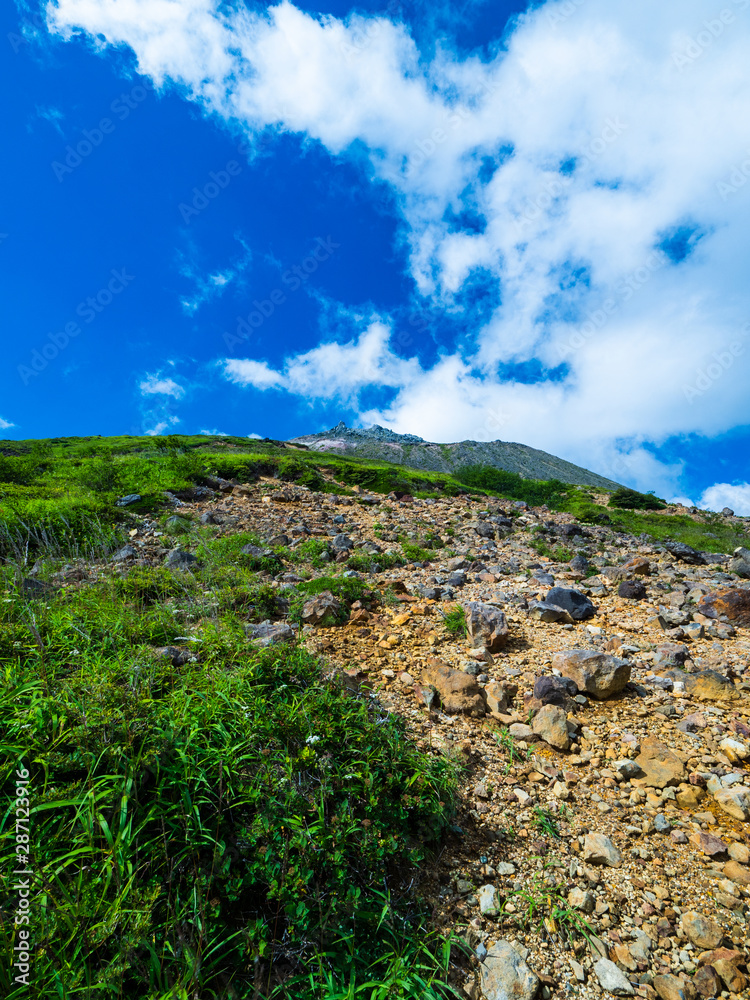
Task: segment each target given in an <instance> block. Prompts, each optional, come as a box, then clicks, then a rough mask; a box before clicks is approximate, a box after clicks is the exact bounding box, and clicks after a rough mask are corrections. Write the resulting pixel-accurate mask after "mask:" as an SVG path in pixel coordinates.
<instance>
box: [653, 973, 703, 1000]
mask: <svg viewBox="0 0 750 1000" xmlns="http://www.w3.org/2000/svg"><path fill="white" fill-rule="evenodd" d="M653 986H654V989H655V990H656V994H657V996H659V997H661V1000H695V998H696V997H697V996H698V994H697V993H696V990H695V987H694V986H693V984H692V983H691V982H690V981H689V980H687V979H683V978H682V977H681V976H672V975H666V976H655V977H654V983H653Z"/></svg>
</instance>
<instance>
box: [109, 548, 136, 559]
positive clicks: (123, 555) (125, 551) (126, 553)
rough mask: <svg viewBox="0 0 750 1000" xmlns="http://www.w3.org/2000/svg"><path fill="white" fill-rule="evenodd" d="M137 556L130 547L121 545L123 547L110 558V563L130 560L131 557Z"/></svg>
mask: <svg viewBox="0 0 750 1000" xmlns="http://www.w3.org/2000/svg"><path fill="white" fill-rule="evenodd" d="M137 555H138V553H137V552H136V550H135V549H134V548H133V546H132V545H123V547H122V548H121V549H119V550H118V551H117V552H115V554H114V555H113V556H112V562H124V560H125V559H132V558H133V556H137Z"/></svg>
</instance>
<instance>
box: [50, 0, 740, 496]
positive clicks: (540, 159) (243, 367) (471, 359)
mask: <svg viewBox="0 0 750 1000" xmlns="http://www.w3.org/2000/svg"><path fill="white" fill-rule="evenodd" d="M746 7H747V0H728V2H727V4H726V8H725V9H727V10H728V11H729V16H728V17H727V18H726V20H728V21H729V23H723V24H722V22H721V21H717V20H716V18H713V19H712V18H709V20H710V21H711V22H712V24H714V22H715V24H718V27H715V25H714V29H713V34H712V29H711V28H706V26H705V23H704V22H706V7H705V2H704V0H662V2H661V3H660V4H658V5H654V4H653V3H651V2H647V0H587V3H586V4H585V5H582V6H580V7H577V8H576V9H575V11H574V12H573V13H572V14H571V15H570V16H567V15H566V14H565V12H566V11H567V10H568V7H566V6H565V5H564V4H562V3H560V2H547V3H543V4H541V5H540V6H538V7H537V8H535V9H534V10H532V11H530V12H528V13H527V14H525V15H523V16H522V17H520V18H519V19H518V23H517V26H516V28H515V30H514V31H513V32H512V33H510V34H509V35H508V36H507V37H506V38H505V40H504V43H503V45H502V46H500V45H498V46H497V47H496V48H495V49H494V50H493V54H491V55H490V56H487V57H485V58H480V57H479V56H476V55H468V56H463V55H457V54H456V53H454V52H451V51H450V50H449V49H448V48H447V47H446V46H445V45H444V46H443V47H442V48H441V47H438V48H437V50H436V52H435V54H434V56H432V57H429V58H421V55H420V53H419V51H418V49H417V46H416V44H415V43H414V41H413V40H412V38H411V37H410V36H409V34H408V29H407V28H406V27H405V26H404V25H400V24H393V23H391V22H390V21H389V20H388V19H387V18H383V17H363V16H360V15H354V14H353V15H351V16H349V17H348V18H347V19H346V20H340V19H338V18H335V17H331V16H322V17H314V16H312V15H309V14H307V13H304V12H302V11H300V10H298V9H297V8H295V7H294V6H292V5H291V4H290V3H288V2H281V3H279V4H278V5H276V6H273V7H269V8H267V9H264V10H248V9H246V8H238V9H233V8H231V7H228V6H227V5H224V4H219V3H218V0H217V2H214V0H181V2H180V3H154V2H153V0H57V2H56V3H55V4H53V5H51V6H50V8H49V16H50V20H51V22H52V23H53V24H54V25H55V26H56V28H57V30H58V31H59V32H60V33H61V34H63V35H64V36H66V37H69V36H70V35H71V34H72V33H73V32H75V31H77V30H82V31H85V32H86V33H88V35H89V36H90V37H91V38H92V39H95V44H97V45H99V46H102V47H103V46H104V45H105V44H110V45H114V46H122V45H128V46H130V47H131V48H132V49H133V50H134V52H135V54H136V57H137V60H138V69H139V71H140V72H141V73H144V74H148V75H150V76H151V77H153V79H154V80H155V81H156V83H157V84H158V85H162V84H164V83H165V82H167V81H173V82H175V83H177V84H178V85H179V86H180V87H181V88H182V89H183V91H184V93H185V94H186V95H187V96H188V97H189V98H191V99H193V100H195V101H197V102H198V103H199V104H200V105H201V106H202V107H203V108H204V109H205V111H206V112H207V113H209V114H217V115H219V116H222V117H224V118H225V119H226V120H228V121H229V120H231V121H232V122H236V121H240V122H244V123H245V126H246V128H247V130H248V132H251V133H252V132H256V131H259V130H263V129H275V130H278V131H290V132H295V133H299V134H300V135H301V136H303V137H306V138H311V139H313V140H317V141H319V142H320V143H321V144H322V145H323V146H324V147H325V148H326V149H327V150H329V152H330V153H331V154H333V155H339V154H342V153H345V152H346V150H347V149H348V148H349V147H350V146H351V145H352V144H353V143H357V148H358V149H361V148H365V149H366V150H368V152H369V157H370V161H371V165H372V172H373V175H374V177H375V178H376V179H378V180H380V181H382V182H384V183H386V184H389V185H390V186H391V187H392V188H393V189H394V191H395V194H396V200H397V204H398V206H399V211H400V213H401V217H402V227H403V238H404V240H405V242H406V245H407V246H408V247H409V250H410V269H411V274H412V276H413V278H414V281H415V282H416V285H417V287H418V289H419V291H420V293H421V294H423V295H424V296H426V297H428V298H429V301H430V305H431V306H432V307H438V308H446V309H450V310H452V311H456V310H460V308H461V303H462V298H461V296H462V294H464V293H465V291H466V288H467V284H468V283H469V281H471V280H474V281H476V280H480V281H481V283H482V286H483V287H484V288H485V289H486V290H490V291H492V293H493V295H494V297H495V301H497V302H498V303H499V304H498V305H497V306H496V308H495V310H494V312H493V313H492V315H491V316H490V318H489V319H488V320H487V321H485V322H483V324H480V325H477V326H475V327H471V328H468V329H467V330H466V336H465V337H464V336H461V337H459V338H458V339H457V340H456V342H455V343H454V344H452V345H447V346H446V348H445V350H444V353H443V355H442V356H441V357H440V358H439V360H438V361H437V362H436V363H435V364H434V365H433V366H432V367H431V368H430V369H428V370H423V369H422V368H421V367H420V366H419V364H418V363H417V362H416V360H403V359H402V358H400V357H398V356H397V355H396V354H395V353H393V352H391V351H390V350H389V349H387V346H386V343H385V341H384V339H383V338H384V334H383V332H382V331H378V330H373V329H371V330H368V332H367V333H365V334H360V335H359V336H358V338H357V339H351V340H349V341H347V342H346V343H337V344H321V345H319V346H318V347H314V348H313V349H312V350H309V351H306V352H302V353H301V354H299V355H297V356H295V357H292V358H288V359H287V360H286V362H285V365H284V369H283V372H276V371H273V370H272V369H271V368H269V366H268V365H267V364H266V363H265V362H257V361H249V360H242V359H234V360H229V361H227V362H226V367H225V371H226V374H227V377H228V378H229V379H230V380H231V381H233V382H235V383H237V384H239V385H255V386H256V387H257V388H261V389H267V388H272V387H273V388H282V387H283V388H287V389H288V390H289V391H290V392H297V393H299V394H304V395H306V396H307V397H308V398H326V399H332V398H337V399H341V400H343V401H347V402H349V403H350V404H351V403H356V401H357V399H358V398H359V392H360V390H361V388H362V387H363V386H364V385H366V384H378V385H380V386H383V387H385V388H388V389H391V390H393V392H394V398H393V400H392V402H391V403H390V405H388V406H385V407H382V408H380V409H379V410H377V411H371V412H370V413H369V414H364V415H363V416H364V417H365V418H366V417H371V418H373V419H378V421H380V422H384V423H388V425H389V426H393V427H394V428H395V429H397V430H408V431H413V432H416V433H418V434H422V435H423V436H424V437H428V438H432V439H438V440H455V439H456V438H460V437H480V436H482V435H483V434H484V435H485V436H490V437H503V438H505V439H515V440H521V441H524V442H526V443H529V444H532V445H535V446H536V447H540V448H544V449H546V450H549V451H555V452H557V453H558V454H561V455H563V456H564V457H566V458H570V459H572V460H573V461H578V462H580V463H581V464H588V465H592V464H593V465H594V467H597V468H602V467H603V466H602V463H605V464H607V462H608V463H609V464H614V465H616V466H617V465H619V466H620V467H621V468H622V469H623V471H622V472H621V473H620V475H619V476H613V478H620V479H623V478H624V479H626V480H627V481H628V482H632V483H633V484H634V485H638V486H640V487H641V488H656V489H657V492H660V493H662V494H666V493H668V492H675V489H676V484H677V480H678V478H679V474H680V467H679V465H674V466H671V467H665V466H660V465H659V463H658V462H656V460H655V459H653V457H651V456H650V455H649V452H648V450H647V449H645V448H644V447H643V445H644V443H647V442H650V441H651V442H660V441H663V440H664V439H666V438H667V437H669V436H671V435H675V434H685V433H696V434H701V435H705V436H711V435H715V434H718V433H721V432H722V431H725V430H727V429H728V428H730V427H732V426H735V425H736V424H738V423H744V422H745V420H746V413H747V410H746V385H747V357H748V351H747V338H748V334H749V333H750V325H749V324H748V323H747V319H748V316H750V288H749V287H748V286H747V282H746V278H745V274H744V270H745V264H744V262H745V261H746V259H747V251H748V233H749V232H750V183H748V179H749V177H750V148H749V145H748V139H747V134H746V131H745V130H743V129H742V128H740V127H738V123H741V122H743V121H747V120H748V119H750V87H748V85H747V74H746V64H747V51H748V47H749V46H750V20H749V19H748V18H747V16H746V15H745V13H744V10H745V8H746ZM362 38H365V39H366V44H363V43H362V41H361V39H362ZM488 163H491V164H492V169H487V164H488ZM467 213H468V214H470V215H472V216H473V217H474V218H475V219H477V220H478V221H477V224H476V225H474V226H467V225H463V226H462V225H457V224H456V222H455V221H454V220H455V219H456V218H459V219H460V218H461V216H462V215H466V214H467ZM691 234H692V235H691ZM701 235H702V239H698V237H699V236H701ZM669 238H671V239H672V240H673V244H672V245H673V246H676V245H678V244H679V241H680V239H682V240H683V242H684V243H685V245H686V246H693V247H694V249H693V251H692V253H691V254H690V255H689V256H688V257H687V258H686V259H685V260H683V261H682V262H681V263H679V264H675V263H674V262H672V261H669V260H666V258H665V257H664V256H663V255H661V256H660V255H659V254H655V252H654V248H655V246H657V244H659V243H660V242H661V243H663V242H664V240H665V239H667V240H668V239H669ZM675 241H676V242H675ZM691 241H692V242H691ZM672 256H673V257H674V256H676V254H675V253H674V251H673V253H672ZM415 347H418V345H415ZM533 360H535V361H536V362H537V363H538V364H539V365H541V368H542V376H541V380H540V381H537V382H536V383H533V384H529V383H527V382H526V381H524V379H523V378H522V377H521V376H520V375H516V374H514V369H513V367H512V366H513V365H515V364H517V363H519V362H527V361H533ZM563 364H564V365H565V367H561V365H563ZM501 365H502V366H503V370H502V377H501V375H500V374H499V371H498V366H501ZM509 366H510V367H509ZM553 373H554V375H553ZM608 455H610V456H611V455H615V456H617V457H616V459H615V461H614V463H613V462H612V460H611V459H606V456H608ZM611 474H612V473H610V475H611ZM646 476H648V477H651V478H649V479H648V480H647V481H645V482H644V481H642V479H643V477H646ZM654 477H656V479H657V481H658V482H656V483H655V480H654Z"/></svg>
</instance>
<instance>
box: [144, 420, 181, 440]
mask: <svg viewBox="0 0 750 1000" xmlns="http://www.w3.org/2000/svg"><path fill="white" fill-rule="evenodd" d="M179 422H180V418H179V417H174V416H171V417H165V418H164V419H163V420H159V421H158V422H157V423H155V424H154V426H153V427H150V428H148V429H147V430H144V432H143V433H144V434H148V436H149V437H158V436H159V435H160V434H163V433H164V431H167V430H169V428H170V427H174V426H175V425H176V424H179Z"/></svg>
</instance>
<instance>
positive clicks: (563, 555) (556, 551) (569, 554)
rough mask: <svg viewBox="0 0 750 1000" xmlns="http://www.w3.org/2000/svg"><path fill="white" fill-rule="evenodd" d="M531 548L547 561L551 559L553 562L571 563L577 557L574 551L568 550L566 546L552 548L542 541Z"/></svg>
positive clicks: (536, 542) (533, 543)
mask: <svg viewBox="0 0 750 1000" xmlns="http://www.w3.org/2000/svg"><path fill="white" fill-rule="evenodd" d="M531 548H532V549H533V550H534V552H536V553H537V554H538V555H540V556H544V558H545V559H551V560H552V561H553V562H560V563H564V562H570V560H571V559H572V558H573V556H574V555H575V553H574V552H573V551H572V549H568V548H566V547H565V546H564V545H556V546H555V547H554V548H552V547H551V546H550V545H548V544H547V543H546V542H545V541H543V540H542V539H540V540H538V541H534V542H532V543H531Z"/></svg>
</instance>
